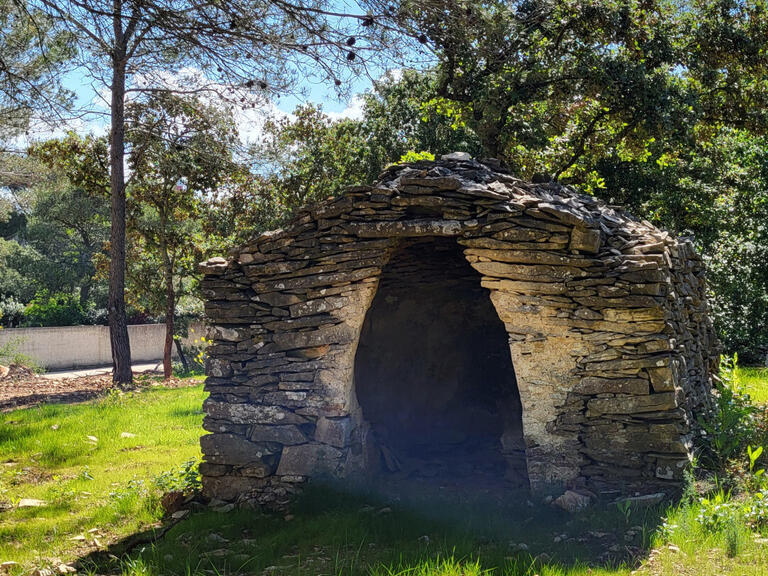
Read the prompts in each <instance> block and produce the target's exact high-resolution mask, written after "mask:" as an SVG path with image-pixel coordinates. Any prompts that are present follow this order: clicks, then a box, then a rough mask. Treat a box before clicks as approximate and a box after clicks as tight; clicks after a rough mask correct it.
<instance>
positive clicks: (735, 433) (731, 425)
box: [698, 357, 765, 470]
mask: <svg viewBox="0 0 768 576" xmlns="http://www.w3.org/2000/svg"><path fill="white" fill-rule="evenodd" d="M737 360H738V358H737V357H733V358H728V357H722V358H721V362H720V379H719V381H718V382H716V388H717V389H716V394H715V402H714V405H713V406H712V408H711V409H710V411H709V412H708V413H706V414H703V415H700V416H699V418H698V420H699V425H700V426H701V429H702V431H703V436H702V445H701V450H702V452H701V456H700V461H701V463H702V465H704V466H705V467H709V468H712V469H714V470H725V469H726V467H727V465H728V463H729V461H731V460H733V459H734V458H739V457H742V455H743V451H744V450H745V447H747V446H751V445H762V444H763V441H764V440H765V437H764V436H765V432H764V430H763V428H762V426H761V425H762V422H764V421H765V408H764V407H762V406H756V405H755V404H753V403H752V401H751V400H750V397H749V395H748V394H746V393H744V392H743V391H742V390H740V389H739V387H738V385H737V383H736V381H735V378H734V371H735V369H736V365H737ZM758 457H759V454H758ZM756 459H757V458H756Z"/></svg>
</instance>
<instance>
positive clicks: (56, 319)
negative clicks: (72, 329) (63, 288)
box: [24, 291, 86, 326]
mask: <svg viewBox="0 0 768 576" xmlns="http://www.w3.org/2000/svg"><path fill="white" fill-rule="evenodd" d="M24 317H25V324H26V325H27V326H78V325H80V324H83V323H84V322H85V318H86V315H85V311H84V310H83V307H82V306H81V304H80V299H79V298H78V297H77V296H76V295H74V294H67V293H62V292H59V293H56V294H50V293H49V292H48V291H42V292H40V293H38V294H37V295H36V296H35V297H34V298H33V299H32V301H31V302H30V303H29V304H28V305H27V307H26V308H25V309H24Z"/></svg>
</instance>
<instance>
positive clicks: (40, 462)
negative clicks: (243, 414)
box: [0, 385, 204, 565]
mask: <svg viewBox="0 0 768 576" xmlns="http://www.w3.org/2000/svg"><path fill="white" fill-rule="evenodd" d="M203 397H204V394H203V391H202V386H201V385H197V386H194V387H189V388H178V389H163V388H154V389H151V390H148V391H145V392H137V393H128V394H125V395H119V394H117V393H112V394H111V395H109V396H107V397H105V398H103V399H100V400H98V401H95V402H91V403H88V404H80V405H47V406H42V407H40V408H33V409H27V410H17V411H15V412H10V413H7V414H2V415H0V463H2V464H0V501H5V504H6V505H7V504H15V503H18V502H19V500H21V499H37V500H42V501H44V502H45V503H46V504H45V505H44V506H40V507H25V508H14V509H11V510H5V511H2V512H0V561H15V562H19V563H22V564H24V565H31V564H38V565H39V564H46V563H52V562H53V561H55V560H56V559H58V558H61V559H63V560H68V559H71V558H72V557H76V556H77V555H78V554H79V553H80V552H82V551H85V550H88V549H90V548H91V547H92V546H93V543H94V540H95V541H96V543H97V544H98V543H104V542H106V541H108V540H113V539H115V538H119V537H124V536H127V535H129V534H132V533H134V532H135V531H136V530H138V529H140V528H142V527H146V526H148V525H150V524H152V523H153V522H156V521H157V520H158V519H159V515H160V511H159V507H158V506H157V505H156V502H157V497H158V495H159V494H160V490H159V489H156V488H155V487H154V484H153V479H154V478H155V477H156V476H158V475H160V474H161V473H163V472H165V471H167V470H169V469H172V468H176V467H178V466H179V465H180V464H182V463H183V462H185V461H188V460H190V459H194V458H198V457H199V455H200V448H199V443H198V442H199V437H200V431H201V423H202V418H203V416H202V411H201V405H202V401H203ZM91 530H93V532H90V531H91Z"/></svg>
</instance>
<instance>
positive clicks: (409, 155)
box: [397, 150, 435, 164]
mask: <svg viewBox="0 0 768 576" xmlns="http://www.w3.org/2000/svg"><path fill="white" fill-rule="evenodd" d="M434 159H435V155H434V154H432V152H425V151H423V150H422V151H421V152H415V151H413V150H408V152H406V153H405V154H403V155H402V156H400V159H399V160H398V161H397V163H398V164H407V163H409V162H418V161H419V160H430V161H432V160H434Z"/></svg>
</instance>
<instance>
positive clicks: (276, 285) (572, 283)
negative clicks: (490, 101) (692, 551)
mask: <svg viewBox="0 0 768 576" xmlns="http://www.w3.org/2000/svg"><path fill="white" fill-rule="evenodd" d="M202 268H203V270H204V272H205V279H204V281H203V292H204V295H205V298H206V313H207V315H208V321H209V324H210V326H211V337H212V340H213V342H212V345H211V346H210V348H209V349H208V354H209V364H208V379H207V381H206V389H207V390H208V391H209V392H210V397H209V398H208V399H207V400H206V402H205V413H206V418H205V428H206V430H207V431H209V432H210V434H208V435H206V436H204V437H203V438H202V447H203V454H204V458H205V462H204V464H203V465H202V467H201V473H202V475H203V482H204V487H205V490H206V491H207V493H208V494H209V495H211V496H214V497H218V498H221V499H225V500H234V499H238V498H240V499H253V500H256V501H258V502H260V503H263V504H275V503H277V504H279V503H282V502H285V501H286V500H287V499H288V498H289V497H290V496H291V494H293V493H294V492H295V491H296V490H297V488H298V487H299V486H300V485H301V483H302V482H304V481H306V480H308V479H310V478H311V477H313V476H317V475H331V476H334V477H337V478H345V477H349V476H353V475H356V474H370V475H374V476H386V475H387V474H399V475H400V477H403V476H423V477H432V476H435V475H437V476H442V475H445V474H449V475H451V476H452V477H461V476H462V475H465V476H472V475H475V474H484V475H486V476H489V475H490V476H495V477H497V478H498V479H499V480H500V481H503V482H508V483H509V484H510V485H514V486H521V485H524V486H528V485H529V486H530V487H531V488H532V489H533V490H535V491H546V490H550V489H557V488H561V487H566V486H574V485H575V486H585V487H587V488H589V489H591V490H593V491H597V492H604V493H605V492H617V491H618V492H629V491H633V492H634V491H642V492H648V491H651V490H653V491H658V490H659V489H666V488H669V489H674V488H675V486H677V485H679V483H680V481H681V478H682V472H683V470H684V469H685V467H686V465H687V464H688V462H689V459H690V457H691V451H692V446H691V439H692V434H693V433H694V432H695V431H694V430H693V429H692V426H693V423H694V422H695V418H694V416H695V414H696V413H698V412H700V411H702V410H703V409H705V408H706V407H707V406H708V403H709V398H710V391H711V374H712V373H713V371H714V370H715V367H716V360H717V354H716V350H717V343H716V338H715V335H714V332H713V329H712V325H711V322H710V320H709V318H708V316H707V304H706V299H705V284H704V269H703V265H702V261H701V259H700V257H699V256H697V254H696V253H695V251H694V248H693V245H692V243H691V241H690V240H688V239H677V238H675V237H673V236H671V235H670V234H668V233H667V232H664V231H662V230H659V229H657V228H655V227H654V226H653V225H651V224H650V223H648V222H645V221H638V220H637V219H635V218H633V217H632V216H630V215H629V214H627V213H625V212H624V211H623V210H621V209H619V208H616V207H612V206H608V205H606V204H604V203H602V202H600V201H598V200H596V199H594V198H592V197H589V196H585V195H582V194H578V193H576V192H575V191H574V190H572V189H571V188H568V187H565V186H562V185H559V184H555V183H545V184H531V183H528V182H524V181H522V180H519V179H518V178H515V177H514V176H512V175H510V174H508V173H506V172H504V171H503V170H501V169H499V167H498V166H497V165H495V164H494V163H492V162H488V163H481V162H478V161H475V160H472V159H470V158H468V157H466V155H462V154H453V155H448V156H445V157H443V159H442V160H440V161H437V162H416V163H412V164H406V165H398V166H393V167H391V168H389V169H387V170H386V171H385V172H384V173H383V174H382V175H381V177H380V179H379V181H378V182H377V183H376V184H374V185H373V186H371V187H355V188H352V189H350V190H348V191H347V192H346V193H344V194H343V195H341V196H340V197H338V198H331V199H328V200H326V201H324V202H321V203H319V204H317V205H315V206H310V207H307V208H305V209H303V210H302V211H300V212H299V214H298V215H297V216H296V217H295V218H294V219H293V220H292V221H291V222H290V223H289V224H288V225H287V226H286V228H285V229H283V230H277V231H274V232H269V233H265V234H262V235H260V236H258V237H256V238H255V239H254V240H253V241H251V242H249V243H248V244H247V245H245V246H243V247H241V248H240V249H239V250H237V251H236V252H235V253H234V254H233V255H232V256H231V257H230V258H229V259H226V260H225V259H223V258H215V259H212V260H209V261H208V262H206V263H204V264H203V265H202Z"/></svg>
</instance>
